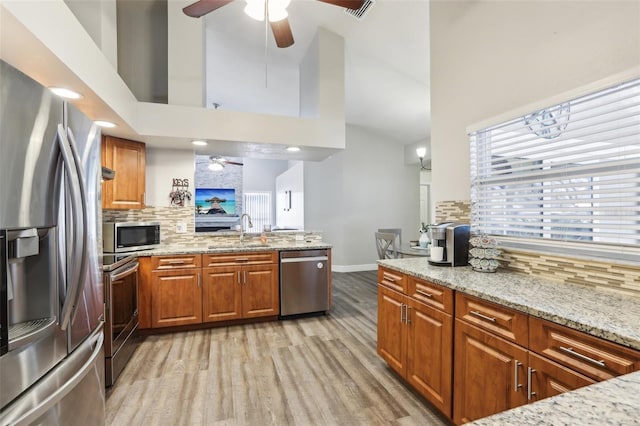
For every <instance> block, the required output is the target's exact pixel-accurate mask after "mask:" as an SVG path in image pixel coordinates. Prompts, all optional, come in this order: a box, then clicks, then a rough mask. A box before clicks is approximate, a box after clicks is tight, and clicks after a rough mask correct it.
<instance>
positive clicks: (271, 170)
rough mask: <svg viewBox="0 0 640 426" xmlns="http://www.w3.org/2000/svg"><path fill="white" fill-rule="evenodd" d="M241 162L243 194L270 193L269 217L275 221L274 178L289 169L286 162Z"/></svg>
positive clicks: (244, 159) (249, 160)
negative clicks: (242, 164) (254, 192)
mask: <svg viewBox="0 0 640 426" xmlns="http://www.w3.org/2000/svg"><path fill="white" fill-rule="evenodd" d="M242 162H243V163H244V167H243V168H244V173H243V175H242V179H243V186H244V192H253V191H268V192H271V217H272V220H273V221H275V217H276V200H275V194H276V177H277V176H278V175H279V174H281V173H282V172H284V171H285V170H287V169H288V168H289V165H288V164H287V161H286V160H262V159H256V158H243V159H242Z"/></svg>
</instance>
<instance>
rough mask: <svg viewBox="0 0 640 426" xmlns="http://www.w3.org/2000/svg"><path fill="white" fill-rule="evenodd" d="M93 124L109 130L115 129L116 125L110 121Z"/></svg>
mask: <svg viewBox="0 0 640 426" xmlns="http://www.w3.org/2000/svg"><path fill="white" fill-rule="evenodd" d="M94 123H95V124H96V126H100V127H109V128H111V127H116V124H115V123H112V122H110V121H104V120H96V121H94Z"/></svg>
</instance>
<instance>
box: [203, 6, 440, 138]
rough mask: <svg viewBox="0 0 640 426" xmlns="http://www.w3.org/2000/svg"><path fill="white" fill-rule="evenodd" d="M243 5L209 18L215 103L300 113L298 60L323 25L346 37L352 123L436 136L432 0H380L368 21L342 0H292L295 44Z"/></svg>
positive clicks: (210, 89) (209, 79)
mask: <svg viewBox="0 0 640 426" xmlns="http://www.w3.org/2000/svg"><path fill="white" fill-rule="evenodd" d="M244 6H245V2H244V1H242V0H236V1H234V2H232V3H230V4H228V5H226V6H224V7H222V8H220V9H218V10H216V11H214V12H211V13H210V14H208V15H206V16H205V17H204V19H205V20H206V21H205V22H206V43H205V45H206V55H207V61H206V62H207V65H206V85H207V87H206V92H207V95H206V97H207V106H208V107H210V108H211V107H212V104H213V103H217V104H220V105H221V106H220V108H221V109H228V110H234V111H250V112H262V113H271V114H282V115H292V116H296V115H297V114H298V105H299V96H304V94H300V93H299V79H298V65H299V64H300V62H301V60H302V58H303V56H304V55H305V53H306V51H307V48H308V47H309V45H310V43H311V41H312V40H313V37H314V35H315V33H316V31H317V28H318V27H324V28H326V29H327V30H329V31H331V32H333V33H335V34H338V35H340V36H342V37H343V38H344V40H345V80H346V81H345V91H346V93H345V103H346V105H345V108H346V121H347V123H350V124H354V125H359V126H362V127H366V128H369V129H371V130H374V131H376V132H378V133H381V134H383V135H385V136H387V137H388V138H389V139H390V140H392V141H395V142H398V143H401V144H409V143H414V142H417V141H421V140H424V139H428V138H429V130H430V125H429V121H430V120H429V115H430V111H429V104H430V102H429V28H428V24H429V4H428V1H427V0H377V1H375V2H374V3H373V5H372V7H371V8H370V9H369V11H368V12H367V13H366V15H365V16H364V17H363V18H362V19H361V20H358V19H356V18H354V17H353V16H350V15H348V14H347V13H345V9H343V8H340V7H337V6H333V5H329V4H326V3H322V2H319V1H315V0H293V1H292V2H291V4H290V6H289V8H288V12H289V22H290V25H291V30H292V33H293V36H294V39H295V44H294V45H293V46H291V47H289V48H286V49H278V48H277V47H276V46H275V42H274V40H273V36H272V34H271V30H270V29H268V31H267V32H265V30H266V28H265V24H264V22H258V21H255V20H253V19H251V18H249V17H248V16H247V15H245V14H244V13H243V8H244ZM265 35H266V36H267V40H265ZM265 41H266V50H265Z"/></svg>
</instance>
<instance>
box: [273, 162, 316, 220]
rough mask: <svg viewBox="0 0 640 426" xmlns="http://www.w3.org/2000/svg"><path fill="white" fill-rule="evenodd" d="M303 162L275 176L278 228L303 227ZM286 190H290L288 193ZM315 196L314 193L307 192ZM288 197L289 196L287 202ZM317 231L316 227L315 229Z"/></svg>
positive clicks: (310, 195) (304, 196)
mask: <svg viewBox="0 0 640 426" xmlns="http://www.w3.org/2000/svg"><path fill="white" fill-rule="evenodd" d="M304 181H305V179H304V163H303V162H298V163H296V164H294V165H293V166H292V167H291V168H289V169H288V170H287V171H285V172H284V173H282V174H280V175H279V176H278V177H276V226H277V227H278V228H293V229H305V204H304V200H305V198H306V197H307V195H305V187H304ZM286 191H291V194H290V195H288V194H287V192H286ZM308 196H309V197H316V194H309V195H308ZM288 197H291V202H290V203H289V200H288ZM316 231H317V229H316Z"/></svg>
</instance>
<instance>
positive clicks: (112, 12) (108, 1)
mask: <svg viewBox="0 0 640 426" xmlns="http://www.w3.org/2000/svg"><path fill="white" fill-rule="evenodd" d="M65 3H66V4H67V6H68V7H69V9H70V10H71V11H72V12H73V14H74V15H75V16H76V18H77V19H78V21H79V22H80V23H81V24H82V26H83V27H84V29H85V31H87V33H88V34H89V36H90V37H91V38H92V39H93V41H94V42H95V43H96V45H97V46H98V47H99V48H100V50H101V51H102V53H103V54H104V56H105V57H106V58H107V59H108V60H109V62H111V64H112V65H113V67H114V68H117V66H118V46H117V41H118V35H117V28H116V0H95V1H87V0H65Z"/></svg>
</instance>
